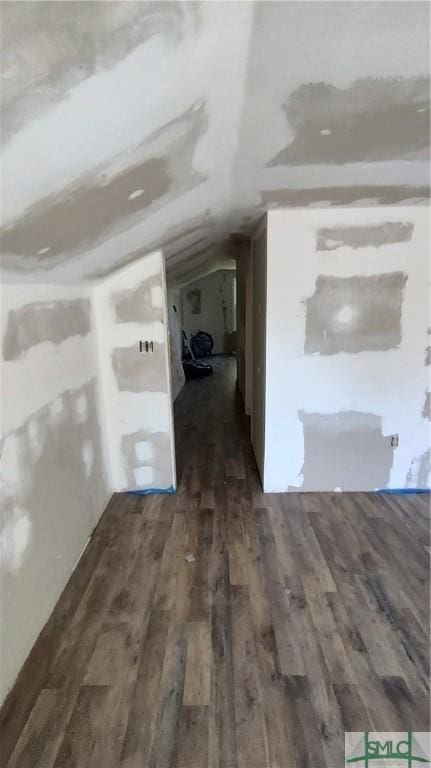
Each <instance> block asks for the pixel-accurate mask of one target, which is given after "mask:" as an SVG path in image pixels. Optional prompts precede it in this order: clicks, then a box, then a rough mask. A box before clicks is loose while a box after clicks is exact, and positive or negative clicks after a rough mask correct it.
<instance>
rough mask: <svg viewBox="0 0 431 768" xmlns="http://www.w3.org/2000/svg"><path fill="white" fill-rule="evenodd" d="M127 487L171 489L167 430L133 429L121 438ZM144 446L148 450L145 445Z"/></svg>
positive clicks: (170, 465) (169, 450)
mask: <svg viewBox="0 0 431 768" xmlns="http://www.w3.org/2000/svg"><path fill="white" fill-rule="evenodd" d="M121 446H122V453H123V457H124V468H125V471H126V473H127V483H128V488H136V486H139V487H140V488H146V487H147V488H148V487H150V488H168V487H169V486H170V485H171V483H172V464H171V448H170V437H169V434H167V433H166V432H145V431H142V432H132V433H131V434H129V435H124V436H123V437H122V440H121ZM143 446H145V451H143V450H142V447H143Z"/></svg>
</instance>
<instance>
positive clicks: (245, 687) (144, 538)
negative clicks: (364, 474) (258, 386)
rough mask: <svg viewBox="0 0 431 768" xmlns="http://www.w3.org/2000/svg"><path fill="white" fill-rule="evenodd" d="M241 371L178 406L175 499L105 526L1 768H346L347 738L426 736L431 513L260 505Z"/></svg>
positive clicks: (31, 663) (42, 656) (9, 724)
mask: <svg viewBox="0 0 431 768" xmlns="http://www.w3.org/2000/svg"><path fill="white" fill-rule="evenodd" d="M234 365H235V364H234V360H232V359H228V360H223V359H220V360H216V361H215V374H214V376H212V377H210V378H208V379H206V380H205V381H201V382H191V383H189V384H187V385H186V387H185V389H184V390H183V392H182V393H181V395H180V397H179V399H178V401H177V404H176V429H177V443H178V457H179V461H178V464H179V478H180V482H179V489H178V492H177V493H176V494H175V495H172V496H153V497H147V498H143V497H137V496H132V495H123V494H118V495H116V496H115V497H114V498H113V500H112V502H111V503H110V505H109V507H108V509H107V510H106V512H105V514H104V515H103V517H102V519H101V521H100V523H99V525H98V527H97V529H96V531H95V533H94V535H93V537H92V540H91V542H90V544H89V546H88V547H87V549H86V551H85V553H84V555H83V557H82V559H81V561H80V563H79V565H78V567H77V569H76V571H75V573H74V574H73V576H72V578H71V580H70V582H69V584H68V586H67V587H66V590H65V591H64V593H63V595H62V596H61V598H60V601H59V603H58V605H57V607H56V609H55V611H54V613H53V615H52V617H51V619H50V620H49V622H48V624H47V626H46V627H45V629H44V631H43V632H42V635H41V636H40V638H39V640H38V641H37V643H36V645H35V647H34V649H33V652H32V654H31V655H30V657H29V659H28V661H27V663H26V665H25V667H24V669H23V671H22V673H21V675H20V677H19V679H18V682H17V684H16V686H15V688H14V690H13V691H12V692H11V694H10V696H9V699H8V701H7V702H6V705H5V706H4V707H3V710H2V745H3V746H2V763H1V765H2V766H7V768H72V767H73V768H117V767H122V768H123V767H124V768H168V766H169V767H170V766H177V767H178V768H179V767H181V768H201V767H202V768H204V767H205V768H206V767H207V766H210V767H211V768H216V767H220V768H221V767H222V766H223V768H234V767H236V766H238V768H264V767H266V768H268V767H271V768H275V767H276V766H277V767H278V768H297V767H299V766H301V768H339V767H340V768H341V767H342V766H343V765H344V731H345V730H348V731H362V730H381V731H404V730H408V729H411V730H418V731H427V730H429V717H428V711H429V697H428V696H429V694H428V679H429V671H428V659H429V612H428V608H429V567H428V566H429V555H428V549H427V547H428V545H429V534H428V507H429V498H427V497H425V496H408V497H405V496H404V497H394V496H382V495H377V494H366V493H355V494H286V495H264V494H263V493H262V491H261V488H260V484H259V480H258V476H257V472H256V468H255V463H254V460H253V456H252V452H251V448H250V442H249V438H248V433H247V428H246V421H245V419H244V417H243V416H241V411H240V408H239V406H238V402H237V398H236V395H235V390H234V380H235V368H234ZM187 554H193V555H194V558H195V559H194V561H193V562H188V561H187V560H186V557H185V556H186V555H187Z"/></svg>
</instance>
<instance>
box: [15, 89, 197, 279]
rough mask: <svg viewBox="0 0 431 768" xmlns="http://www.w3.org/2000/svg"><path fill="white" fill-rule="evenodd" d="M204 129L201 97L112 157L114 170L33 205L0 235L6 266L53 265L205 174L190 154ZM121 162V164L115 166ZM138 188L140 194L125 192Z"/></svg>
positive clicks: (89, 176)
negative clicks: (138, 143)
mask: <svg viewBox="0 0 431 768" xmlns="http://www.w3.org/2000/svg"><path fill="white" fill-rule="evenodd" d="M206 129H207V116H206V113H205V104H204V102H199V103H196V104H194V105H193V106H192V107H191V108H190V109H188V110H187V111H186V112H184V113H183V114H181V115H180V116H179V117H177V118H175V119H174V120H172V121H170V122H169V123H168V124H166V125H164V126H162V127H161V128H160V129H158V130H157V131H155V132H154V133H153V134H152V135H151V136H150V137H149V138H148V139H146V141H145V142H144V143H143V144H142V145H141V147H138V148H136V149H135V150H134V151H133V152H128V153H125V154H124V155H122V156H120V157H118V158H116V159H115V160H114V161H113V163H112V168H113V171H114V172H113V174H112V175H110V169H109V168H105V169H101V168H99V169H98V170H97V172H95V173H94V174H87V175H86V176H85V177H83V178H81V179H79V180H78V181H77V182H75V183H74V184H73V185H71V186H70V187H69V188H67V189H65V190H64V191H63V193H62V195H61V196H59V195H52V196H50V197H48V198H45V199H44V200H42V201H40V202H39V203H37V204H36V205H34V206H33V207H32V208H30V209H29V210H28V211H26V212H25V213H24V215H23V216H22V218H20V219H19V220H18V221H15V222H14V223H12V224H10V225H8V226H6V227H5V228H4V230H3V232H2V234H1V236H0V245H1V249H2V252H3V253H4V254H5V256H4V258H3V264H4V266H6V267H8V268H11V269H34V268H35V267H37V268H45V269H49V268H52V267H54V266H55V265H56V264H58V263H61V262H62V261H64V258H65V257H66V258H67V255H69V256H70V255H71V254H73V253H79V252H81V251H83V250H85V249H87V248H90V247H93V246H95V245H97V243H99V242H101V241H103V240H104V239H106V237H108V236H109V237H111V236H112V235H114V234H116V233H118V232H121V231H124V230H125V229H127V228H129V227H130V226H132V224H133V222H134V221H135V219H136V218H139V220H140V221H141V220H142V217H143V213H144V212H145V213H147V212H148V211H149V210H150V209H151V210H153V209H154V207H155V206H157V205H160V204H161V201H163V204H164V203H166V202H168V201H170V200H172V199H173V198H175V197H177V196H179V195H181V194H182V193H184V192H185V191H187V190H190V189H191V188H193V187H195V186H197V185H198V184H200V183H202V182H203V181H205V179H206V176H205V175H204V174H202V173H200V172H198V171H196V170H195V168H194V167H193V156H194V153H195V149H196V146H197V143H198V141H199V139H200V138H201V136H202V135H203V134H204V133H205V131H206ZM114 165H115V168H114ZM124 165H125V166H126V167H123V168H122V170H120V171H119V170H118V166H124ZM137 189H142V190H143V193H142V194H141V195H139V196H138V197H135V198H133V199H129V195H130V194H131V193H132V192H134V191H135V190H137ZM47 238H48V239H49V243H47ZM48 246H49V250H48V251H46V250H45V249H46V247H48ZM42 251H44V252H42ZM39 252H40V254H39ZM38 254H39V255H38ZM17 256H18V257H21V258H20V259H16V258H15V257H17ZM56 257H61V258H60V259H59V258H56Z"/></svg>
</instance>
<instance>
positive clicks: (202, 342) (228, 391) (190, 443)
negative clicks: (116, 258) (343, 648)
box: [167, 259, 238, 493]
mask: <svg viewBox="0 0 431 768" xmlns="http://www.w3.org/2000/svg"><path fill="white" fill-rule="evenodd" d="M179 278H181V275H180V276H178V274H176V273H175V272H174V274H170V271H169V264H168V269H167V295H168V314H169V327H170V347H171V373H172V391H173V398H174V423H175V449H176V468H177V488H178V490H179V492H180V493H181V491H186V492H188V493H190V491H192V492H193V490H195V491H196V492H197V489H198V487H199V489H200V491H202V488H207V489H208V490H209V488H210V486H211V487H213V485H214V484H213V482H210V475H211V476H212V479H213V480H214V479H215V478H214V477H213V474H214V473H215V472H220V471H224V470H223V468H224V467H225V463H226V461H227V460H228V457H229V455H230V454H232V453H233V451H234V445H233V443H234V442H235V439H234V434H235V430H236V419H237V415H238V402H237V395H236V382H237V273H236V263H235V260H234V259H229V260H228V262H227V263H224V264H223V266H220V267H214V266H212V267H208V269H207V271H206V272H205V273H204V274H202V273H200V274H197V275H196V274H193V273H191V274H189V275H188V276H187V277H186V278H184V277H183V278H182V279H179Z"/></svg>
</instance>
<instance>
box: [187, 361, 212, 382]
mask: <svg viewBox="0 0 431 768" xmlns="http://www.w3.org/2000/svg"><path fill="white" fill-rule="evenodd" d="M183 368H184V375H185V377H186V379H187V381H188V380H189V379H202V378H203V377H204V376H210V375H211V374H212V372H213V367H212V365H208V363H199V362H197V360H186V361H185V362H184V363H183Z"/></svg>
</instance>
